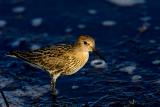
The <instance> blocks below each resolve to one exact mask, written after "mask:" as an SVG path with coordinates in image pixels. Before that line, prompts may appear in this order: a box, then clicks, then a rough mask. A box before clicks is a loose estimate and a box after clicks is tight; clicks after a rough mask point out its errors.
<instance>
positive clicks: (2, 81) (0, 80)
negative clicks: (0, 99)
mask: <svg viewBox="0 0 160 107" xmlns="http://www.w3.org/2000/svg"><path fill="white" fill-rule="evenodd" d="M12 82H13V79H11V78H5V77H2V76H0V88H4V87H6V86H7V85H8V84H11V83H12Z"/></svg>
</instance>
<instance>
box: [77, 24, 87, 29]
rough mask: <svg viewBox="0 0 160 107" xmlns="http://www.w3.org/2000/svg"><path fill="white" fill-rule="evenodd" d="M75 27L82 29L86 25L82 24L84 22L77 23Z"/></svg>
mask: <svg viewBox="0 0 160 107" xmlns="http://www.w3.org/2000/svg"><path fill="white" fill-rule="evenodd" d="M77 27H78V28H79V29H84V28H86V25H84V24H79V25H78V26H77Z"/></svg>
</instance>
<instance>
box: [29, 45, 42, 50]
mask: <svg viewBox="0 0 160 107" xmlns="http://www.w3.org/2000/svg"><path fill="white" fill-rule="evenodd" d="M39 48H41V46H40V45H37V44H33V45H32V46H31V50H36V49H39Z"/></svg>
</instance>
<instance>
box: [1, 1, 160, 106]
mask: <svg viewBox="0 0 160 107" xmlns="http://www.w3.org/2000/svg"><path fill="white" fill-rule="evenodd" d="M159 3H160V2H159V1H158V0H154V1H153V0H146V3H144V4H137V5H135V6H131V7H122V6H117V5H115V4H112V3H110V2H107V1H105V0H88V1H86V0H80V1H75V0H57V1H56V0H0V20H2V21H6V22H7V24H6V25H5V26H4V27H0V53H1V54H0V87H1V89H2V90H3V91H4V93H5V95H6V97H7V99H8V101H9V104H10V106H11V107H34V106H36V107H50V106H51V105H52V104H53V101H52V99H51V95H50V91H49V83H50V78H49V76H48V74H47V73H46V72H43V71H42V70H40V69H36V68H33V67H31V66H29V65H27V64H25V63H24V62H23V61H21V60H18V59H14V58H10V57H6V56H5V53H6V52H8V51H10V50H17V49H19V50H30V49H32V48H39V47H45V46H48V45H52V44H54V43H59V42H64V41H70V42H73V41H74V40H75V38H77V37H78V36H79V35H80V34H89V35H91V36H92V37H94V38H95V40H96V47H97V48H98V50H99V51H100V52H101V54H102V55H103V56H104V57H105V58H106V59H107V60H108V68H107V69H106V68H104V69H95V68H94V67H92V66H90V62H91V61H92V60H93V59H94V58H95V55H94V54H91V57H90V60H89V62H88V63H87V65H86V66H85V67H83V69H81V70H80V71H79V72H78V73H76V74H74V75H72V76H64V77H60V78H59V79H58V81H57V89H58V91H59V94H58V98H57V103H56V104H57V106H64V105H66V106H67V107H72V106H73V107H81V106H84V107H88V106H89V107H90V106H92V107H123V106H127V107H132V106H133V107H159V106H160V100H159V99H160V91H159V90H160V79H159V78H160V74H159V72H160V67H159V65H160V57H159V55H160V42H159V40H160V37H159V34H160V15H159V10H160V7H159ZM18 6H22V7H24V8H25V10H24V11H23V12H21V13H15V12H13V9H14V8H16V7H18ZM89 11H91V13H90V12H89ZM92 12H93V13H92ZM35 18H40V19H42V23H41V24H40V25H39V26H36V27H35V26H33V25H32V23H31V21H32V20H33V19H35ZM145 18H146V19H145ZM147 18H148V19H147ZM104 21H112V22H114V23H115V25H105V26H104V25H103V24H102V23H103V22H104ZM144 27H145V29H143V28H144ZM73 87H76V88H75V89H73ZM0 106H2V107H5V103H4V101H3V99H2V97H1V96H0Z"/></svg>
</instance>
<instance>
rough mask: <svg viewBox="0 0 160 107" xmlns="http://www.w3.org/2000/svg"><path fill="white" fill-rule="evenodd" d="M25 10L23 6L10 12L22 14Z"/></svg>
mask: <svg viewBox="0 0 160 107" xmlns="http://www.w3.org/2000/svg"><path fill="white" fill-rule="evenodd" d="M25 10H26V8H25V7H23V6H18V7H14V8H13V9H12V11H13V12H14V13H23V12H24V11H25Z"/></svg>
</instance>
